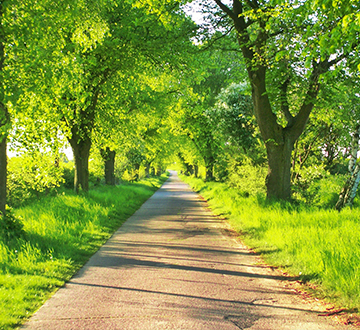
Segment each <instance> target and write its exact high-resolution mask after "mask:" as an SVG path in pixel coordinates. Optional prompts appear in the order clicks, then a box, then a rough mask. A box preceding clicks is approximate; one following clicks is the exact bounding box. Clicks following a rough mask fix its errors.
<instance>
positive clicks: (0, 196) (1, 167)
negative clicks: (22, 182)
mask: <svg viewBox="0 0 360 330" xmlns="http://www.w3.org/2000/svg"><path fill="white" fill-rule="evenodd" d="M6 183H7V155H6V135H5V136H4V137H3V138H2V141H1V142H0V214H3V215H6Z"/></svg>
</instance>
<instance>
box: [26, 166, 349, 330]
mask: <svg viewBox="0 0 360 330" xmlns="http://www.w3.org/2000/svg"><path fill="white" fill-rule="evenodd" d="M226 226H227V225H226V223H225V222H224V221H223V220H221V219H219V218H217V217H215V216H213V215H212V214H211V212H210V211H209V210H208V209H207V208H206V203H205V202H204V201H203V200H202V199H201V198H200V196H199V195H197V194H196V193H194V192H192V191H191V189H190V188H189V186H188V185H186V184H185V183H183V182H181V181H180V180H179V178H178V176H177V175H176V172H172V173H171V176H170V178H169V180H168V181H167V182H166V183H165V184H164V185H163V186H162V188H160V189H159V190H158V191H157V192H156V193H155V194H154V195H153V196H152V197H151V198H150V199H149V200H148V201H147V202H146V203H144V204H143V206H142V207H141V208H140V209H139V210H138V211H137V212H136V213H135V214H134V215H133V216H132V217H130V218H129V219H128V220H127V221H126V222H125V224H124V225H123V226H122V227H121V228H120V229H119V230H118V231H117V232H116V233H115V234H114V235H113V236H112V238H111V239H110V240H109V241H108V242H107V243H106V244H105V245H104V246H103V247H102V248H101V249H100V250H99V251H98V252H97V253H96V254H95V255H94V256H93V257H92V258H91V259H90V260H89V262H88V263H87V264H86V265H85V266H84V267H83V268H82V269H81V270H80V271H79V272H78V273H77V274H76V275H75V276H74V277H73V278H72V279H71V280H70V281H69V282H68V283H66V285H65V286H64V287H63V288H61V289H60V290H59V291H58V292H57V293H56V294H55V295H54V296H53V297H52V298H51V299H49V300H48V301H47V302H46V303H45V304H44V306H43V307H41V308H40V310H39V311H38V312H37V313H35V315H34V316H33V317H32V318H31V319H30V321H29V322H28V323H26V324H25V325H24V326H23V327H22V329H27V330H35V329H36V330H40V329H41V330H69V329H72V330H112V329H114V330H145V329H151V330H162V329H171V330H178V329H196V330H210V329H213V330H230V329H231V330H237V329H265V330H272V329H276V330H282V329H296V330H315V329H322V330H341V329H344V330H346V329H347V330H349V329H353V328H352V327H350V326H345V325H341V324H338V323H336V321H335V320H333V319H331V318H329V317H324V316H321V313H322V312H324V310H325V307H324V306H322V305H321V304H314V303H313V301H312V300H311V301H307V300H304V299H303V298H302V297H300V296H299V295H298V294H296V293H295V292H294V291H295V290H294V289H293V285H292V284H291V279H289V278H287V277H285V276H284V277H283V276H281V273H280V274H279V273H278V272H276V271H273V270H271V269H270V268H268V267H266V266H264V265H263V264H262V263H261V259H260V258H259V257H258V256H257V255H256V254H254V253H251V251H249V250H248V249H246V247H245V246H243V245H242V244H241V242H240V241H239V240H238V239H236V237H234V236H231V235H228V234H227V232H228V230H227V227H226Z"/></svg>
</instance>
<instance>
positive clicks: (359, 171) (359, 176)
mask: <svg viewBox="0 0 360 330" xmlns="http://www.w3.org/2000/svg"><path fill="white" fill-rule="evenodd" d="M359 139H360V126H358V127H357V128H356V131H355V134H354V136H353V138H352V141H351V150H350V155H351V158H350V161H349V166H348V169H349V172H350V175H351V176H350V177H349V178H348V179H347V181H346V183H345V186H344V188H343V189H342V190H341V193H340V195H339V200H338V201H337V203H336V205H335V209H337V210H338V211H340V210H341V209H342V208H344V207H345V206H352V204H353V202H354V198H355V196H356V192H357V190H358V187H359V182H360V164H359V163H358V164H356V160H357V153H358V150H359Z"/></svg>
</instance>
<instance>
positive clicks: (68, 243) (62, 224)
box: [0, 176, 166, 329]
mask: <svg viewBox="0 0 360 330" xmlns="http://www.w3.org/2000/svg"><path fill="white" fill-rule="evenodd" d="M165 179H166V177H165V176H163V177H161V178H151V179H146V180H144V181H141V182H139V183H133V184H124V185H121V186H116V187H99V188H97V189H94V190H91V191H89V193H87V194H83V195H75V194H73V193H72V192H71V191H66V192H64V193H62V194H59V195H58V196H55V197H47V198H44V199H41V200H39V201H38V202H36V203H32V204H30V205H28V206H26V207H23V208H20V209H17V210H14V213H15V214H16V216H18V217H21V218H22V222H23V224H24V231H25V235H24V237H23V238H22V239H18V240H13V241H11V242H7V243H5V242H3V241H1V240H0V329H14V328H16V327H17V326H19V325H21V324H22V322H23V321H24V319H26V318H27V317H29V316H30V315H31V314H32V313H33V312H34V311H35V310H36V309H37V308H38V307H39V306H41V305H42V304H43V303H44V301H45V300H46V299H48V297H49V296H50V295H51V294H53V292H54V291H56V289H57V288H59V287H60V286H62V285H63V284H64V283H65V281H67V280H68V279H70V277H71V276H72V275H73V274H74V273H75V272H76V271H77V269H79V267H81V266H82V265H83V264H84V263H85V262H86V261H87V260H88V259H89V258H90V256H91V255H92V254H93V253H94V252H95V251H96V250H97V249H98V248H99V247H100V246H101V245H102V244H103V243H104V242H105V241H106V240H107V239H108V238H109V237H110V236H111V235H112V233H113V232H114V231H115V230H116V229H117V228H119V227H120V226H121V224H122V223H123V222H124V221H125V220H126V219H127V218H128V217H129V216H130V215H131V214H133V213H134V212H135V211H136V210H137V209H138V208H139V207H140V206H141V204H142V203H143V202H145V201H146V200H147V199H148V198H149V197H150V196H151V195H152V194H153V193H154V191H155V190H156V189H157V188H159V187H160V186H161V184H162V183H163V182H164V180H165Z"/></svg>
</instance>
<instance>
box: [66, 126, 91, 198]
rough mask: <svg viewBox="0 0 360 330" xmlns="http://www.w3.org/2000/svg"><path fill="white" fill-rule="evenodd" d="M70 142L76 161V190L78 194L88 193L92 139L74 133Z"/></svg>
mask: <svg viewBox="0 0 360 330" xmlns="http://www.w3.org/2000/svg"><path fill="white" fill-rule="evenodd" d="M69 142H70V145H71V148H72V150H73V154H74V161H75V177H74V190H75V192H76V193H78V192H79V191H80V190H82V191H88V190H89V155H90V148H91V139H90V138H89V137H80V136H79V135H78V134H77V133H75V132H73V134H72V138H70V139H69Z"/></svg>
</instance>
